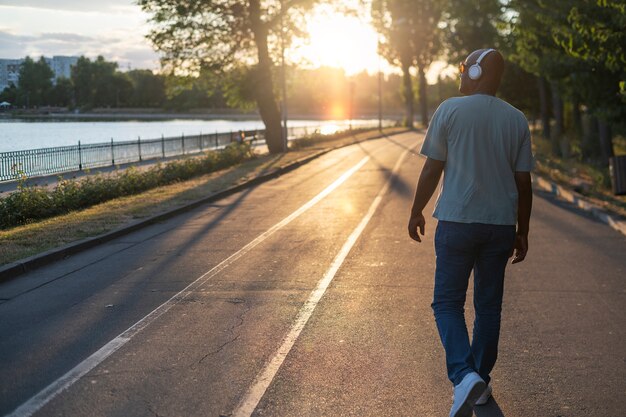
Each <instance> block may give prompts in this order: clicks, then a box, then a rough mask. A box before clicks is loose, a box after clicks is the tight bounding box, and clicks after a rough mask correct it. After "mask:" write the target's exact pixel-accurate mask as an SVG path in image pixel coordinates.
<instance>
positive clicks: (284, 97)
mask: <svg viewBox="0 0 626 417" xmlns="http://www.w3.org/2000/svg"><path fill="white" fill-rule="evenodd" d="M283 1H284V0H280V60H281V66H282V70H281V78H282V79H281V84H282V100H281V114H282V119H283V129H282V136H283V152H287V151H288V150H289V143H288V141H289V138H288V130H287V77H286V75H285V72H286V68H285V33H284V32H285V27H284V25H283Z"/></svg>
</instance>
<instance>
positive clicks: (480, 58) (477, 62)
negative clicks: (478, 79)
mask: <svg viewBox="0 0 626 417" xmlns="http://www.w3.org/2000/svg"><path fill="white" fill-rule="evenodd" d="M495 51H496V50H495V49H487V50H486V51H485V52H483V53H482V54H480V56H479V57H478V59H477V60H476V64H478V65H480V62H481V61H482V60H483V58H484V57H486V56H487V54H489V53H490V52H495Z"/></svg>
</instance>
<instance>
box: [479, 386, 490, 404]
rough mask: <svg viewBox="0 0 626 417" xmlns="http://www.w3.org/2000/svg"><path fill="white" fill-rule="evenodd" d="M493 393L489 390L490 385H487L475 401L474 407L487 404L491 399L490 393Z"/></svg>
mask: <svg viewBox="0 0 626 417" xmlns="http://www.w3.org/2000/svg"><path fill="white" fill-rule="evenodd" d="M492 392H493V389H492V388H491V385H487V388H485V390H484V391H483V393H482V395H481V396H480V397H478V399H477V400H476V404H475V405H485V404H487V401H489V398H491V393H492Z"/></svg>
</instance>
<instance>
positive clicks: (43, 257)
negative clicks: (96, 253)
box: [0, 131, 406, 283]
mask: <svg viewBox="0 0 626 417" xmlns="http://www.w3.org/2000/svg"><path fill="white" fill-rule="evenodd" d="M401 133H406V131H401V132H395V133H392V134H391V135H385V134H381V135H377V136H374V137H371V138H367V139H361V140H358V141H355V142H351V143H346V144H343V145H337V146H333V147H332V148H328V149H323V150H321V151H318V152H315V153H313V154H311V155H309V156H305V157H303V158H300V159H297V160H295V161H293V162H291V163H290V164H288V165H285V166H283V167H280V168H276V169H274V170H273V171H270V172H268V173H266V174H263V175H259V176H258V177H255V178H252V179H250V180H248V181H245V182H243V183H241V184H239V185H235V186H233V187H230V188H227V189H225V190H222V191H218V192H216V193H213V194H211V195H209V196H207V197H204V198H202V199H200V200H196V201H194V202H192V203H189V204H186V205H184V206H181V207H178V208H175V209H172V210H169V211H166V212H164V213H161V214H157V215H155V216H152V217H148V218H146V219H143V220H138V221H136V222H132V223H130V224H128V225H126V226H123V227H121V228H119V229H115V230H112V231H110V232H107V233H104V234H102V235H99V236H94V237H89V238H86V239H82V240H79V241H76V242H72V243H68V244H67V245H63V246H61V247H58V248H54V249H50V250H48V251H46V252H42V253H39V254H37V255H33V256H30V257H28V258H24V259H20V260H19V261H15V262H11V263H9V264H6V265H4V266H2V267H0V283H2V282H6V281H9V280H11V279H13V278H16V277H18V276H20V275H23V274H25V273H27V272H30V271H33V270H35V269H37V268H40V267H42V266H44V265H48V264H50V263H52V262H55V261H58V260H61V259H64V258H67V257H68V256H71V255H74V254H76V253H79V252H82V251H84V250H87V249H89V248H92V247H94V246H97V245H100V244H102V243H105V242H108V241H110V240H113V239H115V238H118V237H120V236H124V235H127V234H129V233H132V232H134V231H136V230H139V229H142V228H144V227H147V226H149V225H151V224H154V223H158V222H160V221H163V220H166V219H169V218H171V217H174V216H176V215H179V214H181V213H185V212H187V211H190V210H192V209H194V208H196V207H199V206H201V205H203V204H207V203H212V202H215V201H217V200H221V199H223V198H225V197H228V196H229V195H231V194H234V193H236V192H239V191H242V190H244V189H246V188H249V187H254V186H256V185H259V184H262V183H264V182H267V181H269V180H271V179H274V178H277V177H279V176H281V175H283V174H286V173H287V172H290V171H293V170H294V169H296V168H298V167H299V166H301V165H304V164H306V163H308V162H311V161H312V160H314V159H317V158H319V157H320V156H322V155H324V154H327V153H329V152H332V151H334V150H337V149H340V148H343V147H346V146H350V145H354V144H356V143H361V142H365V141H369V140H374V139H380V138H382V137H385V136H393V135H398V134H401Z"/></svg>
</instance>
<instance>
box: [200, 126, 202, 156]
mask: <svg viewBox="0 0 626 417" xmlns="http://www.w3.org/2000/svg"><path fill="white" fill-rule="evenodd" d="M200 152H202V130H201V131H200Z"/></svg>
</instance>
